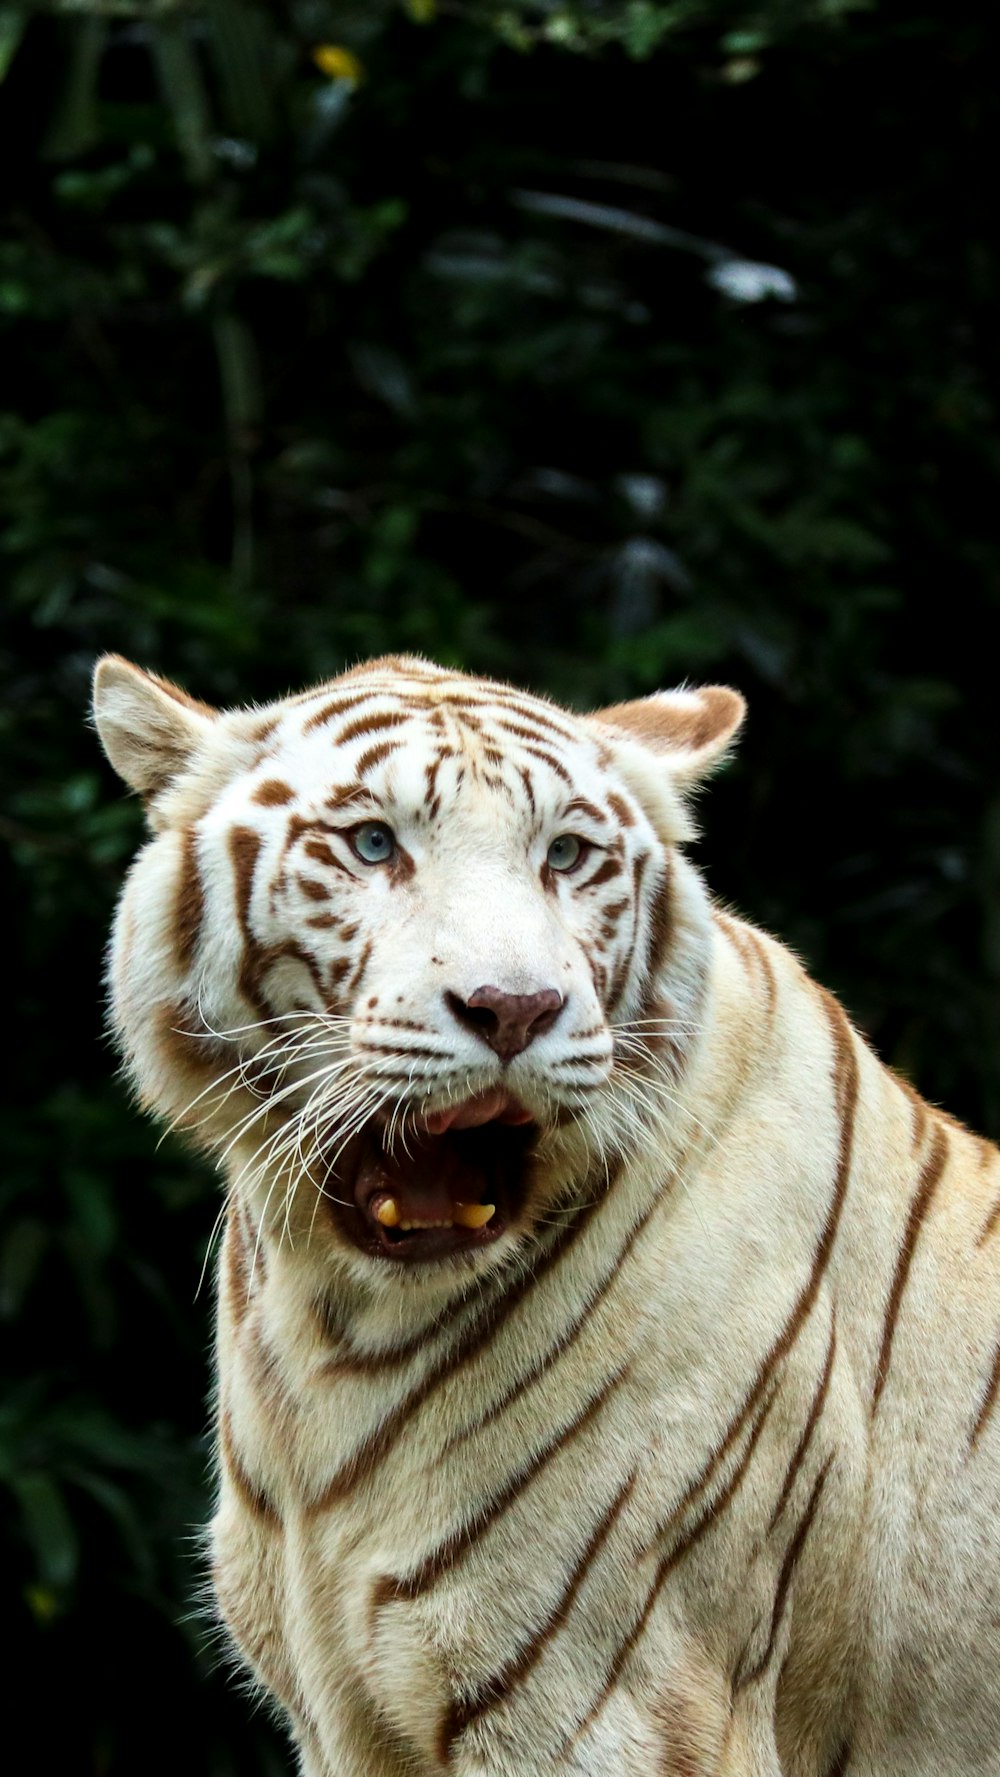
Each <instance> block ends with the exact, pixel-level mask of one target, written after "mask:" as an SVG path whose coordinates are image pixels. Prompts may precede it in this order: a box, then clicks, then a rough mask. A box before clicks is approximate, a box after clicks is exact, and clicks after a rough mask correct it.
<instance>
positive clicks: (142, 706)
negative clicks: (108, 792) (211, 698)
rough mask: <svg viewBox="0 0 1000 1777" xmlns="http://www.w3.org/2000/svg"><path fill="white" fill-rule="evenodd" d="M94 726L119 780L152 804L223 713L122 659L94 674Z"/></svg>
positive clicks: (110, 660) (105, 661)
mask: <svg viewBox="0 0 1000 1777" xmlns="http://www.w3.org/2000/svg"><path fill="white" fill-rule="evenodd" d="M93 711H94V723H95V726H96V728H97V732H98V734H99V735H100V738H101V745H102V746H103V748H104V751H105V752H106V753H107V755H108V758H109V760H110V761H111V764H112V765H113V766H114V768H115V770H116V771H117V773H118V775H119V777H122V778H124V779H125V782H126V783H127V784H128V785H129V787H130V789H133V790H138V792H139V794H140V795H141V796H143V797H146V798H147V799H148V798H149V797H150V796H155V795H156V793H157V791H158V790H162V789H164V788H165V787H166V785H167V784H168V783H169V782H170V780H171V778H173V777H176V775H177V773H178V772H179V771H181V770H182V769H183V768H184V766H185V765H186V764H187V763H188V761H189V760H190V759H191V758H192V757H193V755H194V753H195V752H196V751H197V749H198V747H200V746H201V744H202V743H203V741H205V740H206V739H207V737H208V735H209V734H210V733H211V731H212V728H213V727H214V725H215V722H216V721H217V719H218V711H217V710H213V709H212V708H211V706H210V705H209V704H207V703H198V702H197V701H196V699H195V698H193V697H189V696H188V694H187V692H186V691H182V690H181V689H180V687H179V686H178V685H172V684H171V683H170V680H169V679H161V678H159V677H158V676H157V675H156V674H155V673H148V672H145V671H144V670H143V668H142V667H140V666H133V665H132V664H131V662H130V661H128V660H123V659H122V657H121V655H120V654H105V655H104V656H103V658H102V659H101V660H99V661H98V663H97V667H96V669H95V672H94V702H93Z"/></svg>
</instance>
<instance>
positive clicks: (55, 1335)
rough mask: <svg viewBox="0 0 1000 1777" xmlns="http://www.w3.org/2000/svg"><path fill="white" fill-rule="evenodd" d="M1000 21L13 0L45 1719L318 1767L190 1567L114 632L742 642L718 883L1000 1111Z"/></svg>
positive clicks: (146, 657) (19, 930)
mask: <svg viewBox="0 0 1000 1777" xmlns="http://www.w3.org/2000/svg"><path fill="white" fill-rule="evenodd" d="M324 45H325V46H326V51H325V53H323V52H322V50H320V53H319V55H318V57H317V55H316V54H315V53H314V52H316V51H317V49H319V47H320V46H324ZM997 49H998V44H997V42H996V34H995V30H994V27H993V26H992V25H991V23H989V22H988V9H986V8H982V7H979V6H977V7H975V8H973V7H963V6H961V5H958V6H950V7H948V8H942V7H940V6H939V5H938V4H937V3H936V0H933V3H932V0H910V3H909V4H908V5H905V6H904V5H896V4H891V3H878V0H875V3H872V4H869V5H867V6H862V5H856V4H853V5H852V4H843V3H842V0H759V3H758V4H757V5H755V6H752V7H751V6H747V5H743V4H736V3H734V0H670V3H662V4H657V3H655V0H631V3H628V4H625V3H623V4H601V3H600V0H598V3H591V4H585V3H584V0H579V3H577V0H573V3H567V4H565V5H558V4H556V5H546V4H533V3H531V0H526V3H521V4H511V5H509V6H506V7H502V6H489V5H479V4H476V3H474V0H472V3H470V4H467V5H462V4H451V5H447V6H445V5H444V4H441V5H440V6H438V7H435V6H434V5H433V4H432V3H431V0H411V4H410V6H409V7H406V6H399V5H392V4H389V3H388V0H366V3H365V4H364V5H363V6H359V7H358V8H356V9H352V8H350V7H347V6H338V5H335V4H332V3H329V4H327V3H324V0H315V3H310V0H303V3H301V4H297V5H291V6H284V5H282V6H278V5H268V6H266V7H265V6H263V5H262V6H260V7H255V6H254V5H252V4H249V3H244V0H239V3H237V0H191V3H190V4H183V3H182V4H177V3H176V0H147V3H146V4H140V3H139V0H136V3H135V4H129V3H127V0H108V3H107V4H105V5H104V6H103V7H100V6H98V5H97V4H94V5H93V6H92V7H91V8H90V9H89V10H88V8H87V7H86V6H79V5H76V6H74V7H72V8H71V7H70V6H69V5H65V6H64V7H61V6H60V5H51V6H42V7H41V8H36V7H22V8H18V7H12V6H3V7H0V69H2V71H3V80H2V84H0V168H2V169H3V180H4V185H5V189H6V197H5V200H4V210H5V215H4V224H5V226H4V233H3V239H2V244H0V327H2V341H0V367H2V368H0V397H2V399H0V405H2V409H3V411H2V413H0V508H2V512H3V519H4V533H3V541H2V544H0V550H2V556H0V559H2V569H3V581H4V593H3V597H4V607H5V616H6V624H5V631H4V637H3V643H2V653H0V673H2V677H3V694H2V697H0V749H2V754H3V769H4V776H5V794H4V798H3V805H2V811H0V836H2V837H3V839H4V840H5V841H6V849H7V851H8V853H9V862H10V870H11V888H10V897H9V906H10V908H11V925H12V930H11V932H10V935H9V937H8V939H7V942H6V945H5V956H4V963H5V980H6V983H7V993H6V1000H7V1004H6V1019H5V1023H6V1031H7V1041H8V1049H7V1059H6V1063H5V1067H4V1078H5V1084H6V1086H7V1088H8V1089H9V1093H10V1098H11V1112H10V1114H8V1116H7V1117H6V1118H5V1122H4V1132H5V1144H4V1157H3V1166H2V1168H0V1329H2V1334H3V1342H4V1355H3V1365H4V1390H3V1397H2V1402H0V1492H2V1493H3V1497H4V1504H5V1507H6V1508H7V1509H6V1510H5V1514H4V1524H5V1528H4V1532H3V1544H2V1572H3V1575H4V1581H3V1594H2V1602H0V1631H2V1632H3V1634H4V1642H5V1645H10V1643H9V1642H8V1639H7V1638H8V1637H13V1645H14V1647H15V1649H16V1650H17V1652H16V1657H15V1670H14V1672H13V1674H12V1675H11V1674H10V1672H9V1670H8V1684H9V1696H10V1699H11V1701H10V1703H9V1705H8V1712H9V1716H10V1728H9V1730H6V1729H5V1733H7V1732H8V1731H9V1732H10V1733H13V1732H14V1729H15V1727H16V1724H17V1722H18V1720H19V1719H20V1720H22V1721H23V1725H24V1727H25V1730H26V1731H28V1729H29V1726H30V1734H31V1742H32V1765H33V1768H35V1769H38V1770H42V1771H46V1770H48V1769H55V1765H54V1764H53V1763H52V1762H51V1761H52V1759H53V1758H54V1757H55V1756H56V1755H57V1753H60V1752H61V1754H62V1755H63V1757H64V1758H66V1757H68V1758H69V1760H71V1762H69V1763H65V1764H61V1765H60V1767H59V1768H60V1769H66V1770H72V1771H73V1772H74V1773H76V1774H78V1777H84V1774H89V1773H94V1774H95V1777H132V1773H134V1772H136V1771H139V1770H142V1771H147V1772H148V1771H149V1770H150V1769H157V1768H159V1766H160V1765H162V1766H163V1768H173V1767H175V1766H176V1767H177V1768H182V1769H183V1771H184V1773H185V1777H237V1773H238V1774H239V1777H245V1774H250V1777H252V1774H254V1773H264V1772H272V1771H273V1772H279V1771H284V1770H287V1769H289V1764H290V1761H289V1760H288V1759H287V1757H286V1755H285V1753H284V1751H283V1750H282V1749H281V1741H280V1739H279V1738H276V1737H275V1736H274V1735H273V1734H272V1732H271V1730H270V1729H269V1728H268V1725H267V1723H266V1720H265V1719H264V1717H263V1715H262V1714H261V1713H260V1712H259V1711H258V1712H257V1713H256V1714H254V1713H253V1712H252V1711H251V1709H250V1707H249V1706H248V1704H247V1702H246V1700H245V1699H244V1698H242V1697H240V1696H239V1695H238V1694H237V1693H236V1691H235V1689H234V1687H233V1685H232V1683H231V1682H230V1681H228V1680H227V1679H226V1678H225V1677H224V1674H223V1672H222V1671H221V1670H220V1669H219V1665H218V1657H217V1653H216V1651H215V1650H214V1648H213V1643H212V1638H211V1635H210V1633H209V1632H208V1630H207V1628H206V1620H205V1618H204V1616H203V1615H202V1613H201V1610H200V1607H199V1605H198V1603H197V1598H196V1586H197V1583H198V1578H199V1565H198V1560H197V1547H196V1545H197V1527H198V1526H199V1525H200V1524H201V1523H202V1522H203V1521H204V1517H205V1512H206V1496H207V1487H206V1444H205V1440H204V1426H205V1421H206V1408H205V1396H206V1391H207V1386H208V1348H209V1339H210V1330H209V1320H210V1304H211V1289H210V1286H209V1285H205V1286H204V1287H203V1288H202V1290H201V1292H200V1294H199V1295H197V1297H196V1287H197V1283H198V1277H199V1272H200V1270H201V1265H202V1260H203V1256H204V1252H205V1245H206V1241H207V1237H208V1233H209V1229H210V1227H211V1225H212V1222H213V1219H214V1215H215V1208H216V1201H217V1199H216V1190H215V1186H214V1183H213V1181H212V1179H211V1178H210V1177H209V1176H208V1173H207V1171H206V1170H205V1169H204V1168H203V1167H201V1166H199V1165H198V1164H196V1163H195V1162H193V1161H191V1160H190V1159H189V1158H188V1156H186V1155H185V1153H184V1152H183V1151H182V1149H181V1148H180V1147H179V1145H178V1144H177V1143H175V1142H173V1141H167V1142H166V1143H165V1144H164V1145H163V1146H162V1147H159V1148H157V1147H156V1136H155V1132H154V1131H153V1130H152V1129H151V1128H149V1127H147V1126H146V1125H145V1124H144V1123H143V1122H142V1121H141V1120H140V1119H139V1117H138V1116H137V1115H136V1114H135V1113H134V1111H133V1110H132V1109H131V1108H130V1106H129V1105H128V1104H127V1102H126V1098H125V1094H124V1091H123V1089H122V1087H121V1085H120V1084H119V1083H118V1082H117V1081H116V1080H115V1078H114V1058H113V1056H112V1054H111V1052H110V1050H109V1048H108V1046H107V1044H106V1042H105V1040H104V1039H103V1037H102V1009H101V998H102V989H101V982H100V976H101V966H102V965H101V953H102V946H103V942H104V935H105V933H106V930H107V925H108V920H109V917H110V913H111V908H112V905H113V901H114V897H115V893H116V890H117V887H118V884H119V882H120V880H121V876H122V872H123V869H124V867H125V865H126V862H127V860H128V858H129V856H130V855H131V853H132V851H133V850H134V848H135V846H136V844H137V842H138V840H139V837H140V832H141V819H140V814H139V811H138V809H137V807H136V806H135V804H134V802H132V801H129V800H127V799H125V798H124V797H123V794H122V791H121V786H120V785H119V784H118V783H117V781H116V780H115V779H114V778H113V777H112V774H111V773H110V771H109V770H107V769H106V767H105V766H104V764H103V762H102V760H101V758H100V756H99V751H98V748H97V743H96V740H95V739H94V737H93V736H92V735H91V734H89V733H88V732H87V730H86V727H85V708H86V701H87V688H88V679H89V674H90V671H91V668H92V664H93V660H94V658H95V656H96V655H97V654H98V653H99V652H101V651H102V650H104V649H115V650H117V651H119V652H121V653H124V654H126V655H129V656H132V657H134V658H135V659H137V660H138V661H140V662H142V663H143V664H145V665H147V666H151V667H154V668H157V669H159V670H161V671H163V672H166V673H167V674H169V675H171V676H172V677H175V678H177V679H179V680H180V681H181V682H183V683H184V684H185V685H186V686H187V687H188V688H189V689H190V690H191V691H192V692H194V693H196V694H197V695H198V696H200V697H205V698H208V699H210V700H218V701H225V700H239V699H250V698H253V699H263V698H268V697H271V696H274V695H277V694H280V693H282V692H284V691H286V690H288V689H292V688H295V687H299V686H301V685H303V684H306V683H309V682H310V681H312V680H314V679H316V678H318V677H320V676H321V675H326V674H330V673H334V672H336V671H338V670H339V669H340V668H341V667H342V666H343V665H344V664H345V663H349V662H351V661H354V660H355V659H358V658H360V657H363V656H365V655H368V654H371V653H374V652H378V651H381V650H384V649H387V648H402V647H405V648H410V649H417V650H421V651H425V652H427V653H428V654H430V655H432V656H435V657H437V658H439V659H442V660H445V661H448V662H452V663H456V664H459V665H461V666H464V667H468V668H471V669H473V670H477V669H482V670H485V671H487V672H491V673H494V674H498V675H501V676H503V675H509V676H510V677H512V678H515V679H517V680H518V681H519V682H521V683H523V684H527V685H529V686H532V687H535V688H539V689H543V690H546V691H550V692H552V693H554V694H555V695H556V696H557V697H559V698H562V699H564V700H566V701H567V702H569V703H571V704H573V705H576V706H577V707H580V708H587V707H593V706H594V705H595V704H599V703H601V702H605V701H611V700H616V699H619V698H621V697H624V696H629V695H633V694H638V693H642V692H644V691H648V690H651V689H653V688H655V687H656V686H658V685H661V684H673V683H677V682H679V681H681V680H684V679H688V680H692V681H697V680H723V681H728V682H730V683H733V684H735V685H738V686H739V687H740V688H741V689H742V690H743V691H744V693H745V694H746V696H747V698H748V700H749V704H750V719H749V724H748V728H747V731H746V735H745V739H744V743H743V747H742V751H741V753H740V756H739V759H738V761H737V762H736V763H734V765H733V766H732V767H731V768H730V769H729V770H728V771H727V772H726V773H725V774H724V775H723V777H722V778H720V779H719V780H718V781H717V783H716V784H715V786H714V787H713V788H712V789H711V790H710V791H709V793H708V794H707V796H706V798H705V800H704V803H703V820H704V823H705V827H706V836H705V839H704V841H703V843H702V844H701V846H700V849H699V854H698V855H699V857H700V859H701V860H702V862H703V864H704V866H705V869H706V871H707V872H708V874H709V877H710V880H711V882H712V883H713V885H714V887H715V888H716V889H717V890H718V892H719V893H720V894H721V895H723V896H724V897H726V898H728V899H730V900H731V901H732V902H734V903H735V904H736V905H737V906H738V907H739V908H740V909H742V910H743V911H745V912H746V913H748V914H749V915H750V916H752V917H754V918H755V919H757V920H758V921H759V922H761V923H762V924H764V925H765V926H767V927H770V928H771V929H773V930H775V931H777V932H778V933H780V934H781V935H782V936H784V937H785V938H787V939H788V940H789V941H790V942H791V943H792V944H793V945H794V946H795V948H796V949H797V950H798V951H799V952H800V954H801V955H802V956H803V957H804V958H805V960H806V961H807V963H808V965H809V966H810V968H811V969H812V970H813V971H814V972H815V973H816V974H817V975H818V976H819V978H820V979H821V980H823V981H824V982H826V983H827V984H828V985H829V986H831V987H833V988H834V989H835V990H837V991H838V992H839V993H840V994H841V996H842V997H843V999H844V1001H845V1003H846V1004H847V1006H848V1007H849V1009H850V1010H851V1012H852V1014H853V1015H854V1016H855V1017H856V1018H857V1019H858V1021H859V1022H860V1023H861V1025H862V1026H863V1027H864V1028H865V1029H866V1030H867V1031H868V1032H869V1033H870V1035H871V1037H872V1039H873V1041H874V1042H875V1043H876V1044H877V1046H878V1048H879V1050H880V1052H881V1053H882V1054H883V1055H884V1056H886V1057H887V1058H888V1059H889V1060H891V1061H892V1062H893V1064H894V1065H895V1066H897V1067H898V1068H900V1069H902V1070H903V1071H904V1072H905V1073H906V1074H907V1075H908V1076H910V1077H911V1078H912V1079H914V1080H915V1081H916V1082H917V1083H918V1084H919V1085H920V1087H921V1088H922V1090H924V1091H925V1092H926V1093H927V1094H928V1095H929V1096H930V1097H931V1098H933V1099H934V1100H935V1101H939V1102H942V1103H945V1104H946V1105H947V1106H948V1107H949V1108H950V1109H952V1110H953V1111H955V1112H956V1113H958V1114H959V1115H961V1116H963V1117H966V1118H967V1119H968V1120H970V1121H971V1122H972V1123H974V1124H975V1125H976V1126H977V1127H979V1128H980V1129H984V1130H986V1131H988V1132H991V1133H993V1134H994V1135H996V1134H998V1133H1000V1086H998V1072H997V1067H996V1050H997V1039H998V1035H1000V998H998V992H997V989H998V977H1000V912H998V908H1000V897H998V889H1000V792H998V785H997V773H996V763H997V746H996V702H997V696H996V672H995V665H994V661H995V654H996V635H997V619H998V616H1000V610H998V605H1000V590H998V588H1000V580H998V568H1000V546H998V542H997V525H996V517H997V506H998V493H997V468H998V455H1000V443H998V428H997V414H996V406H997V382H998V341H1000V328H998V324H997V238H996V226H995V220H994V207H993V206H994V197H993V189H992V185H993V176H988V175H987V169H988V167H989V166H990V165H996V164H997V162H998V160H1000V153H998V143H997V140H996V137H997V102H996V97H995V84H996V67H997ZM346 52H350V54H351V55H353V56H354V57H356V58H357V59H358V61H357V65H356V64H355V63H352V62H351V61H350V59H349V57H347V56H346ZM359 74H360V75H361V76H363V77H362V78H356V77H355V76H357V75H359ZM38 1696H43V1697H45V1698H47V1699H48V1701H47V1704H46V1705H45V1706H44V1707H42V1708H41V1709H40V1708H39V1705H38V1704H37V1701H36V1698H37V1697H38ZM150 1748H152V1751H150Z"/></svg>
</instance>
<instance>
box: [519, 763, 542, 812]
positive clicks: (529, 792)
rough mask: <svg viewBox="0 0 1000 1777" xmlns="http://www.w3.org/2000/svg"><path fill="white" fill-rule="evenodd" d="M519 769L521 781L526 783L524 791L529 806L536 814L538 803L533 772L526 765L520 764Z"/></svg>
mask: <svg viewBox="0 0 1000 1777" xmlns="http://www.w3.org/2000/svg"><path fill="white" fill-rule="evenodd" d="M517 769H518V774H519V776H520V779H521V782H522V784H523V785H524V793H525V795H526V796H527V798H528V807H529V808H530V809H531V812H532V814H536V813H537V808H538V805H537V803H536V802H535V792H534V789H533V787H532V782H531V773H530V771H529V770H528V767H527V766H526V765H519V766H518V768H517Z"/></svg>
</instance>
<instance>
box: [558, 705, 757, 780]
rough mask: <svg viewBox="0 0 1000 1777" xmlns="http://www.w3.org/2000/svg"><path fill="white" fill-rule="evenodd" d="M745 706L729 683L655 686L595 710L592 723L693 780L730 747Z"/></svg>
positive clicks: (681, 777)
mask: <svg viewBox="0 0 1000 1777" xmlns="http://www.w3.org/2000/svg"><path fill="white" fill-rule="evenodd" d="M746 713H747V706H746V703H745V701H744V699H743V698H742V697H741V696H740V694H739V692H738V691H731V690H730V689H729V687H728V685H704V686H702V687H700V688H699V689H698V690H692V691H686V690H685V691H656V692H654V693H653V695H652V697H639V698H637V699H636V700H635V702H634V703H615V704H612V705H611V706H610V708H608V709H605V710H595V711H594V713H593V715H592V716H591V721H592V722H600V724H601V726H602V727H607V728H612V729H614V730H615V731H616V732H617V733H619V734H623V735H626V736H628V738H629V739H630V740H637V741H639V742H640V743H641V744H642V746H643V747H645V749H646V751H647V752H649V753H655V754H657V755H658V756H660V757H662V758H664V759H666V760H668V761H669V764H670V769H671V776H672V777H673V778H675V779H676V781H677V782H678V783H679V784H681V785H684V784H694V783H697V782H698V779H699V778H702V777H705V776H707V774H708V773H709V772H710V771H711V770H712V769H713V768H714V767H715V766H716V765H718V764H719V763H720V761H721V760H722V759H723V758H724V757H725V755H726V753H727V752H728V751H729V749H730V746H731V745H732V742H733V740H734V738H735V736H736V733H737V730H738V729H739V727H740V725H741V723H742V721H743V718H744V716H745V715H746Z"/></svg>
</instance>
